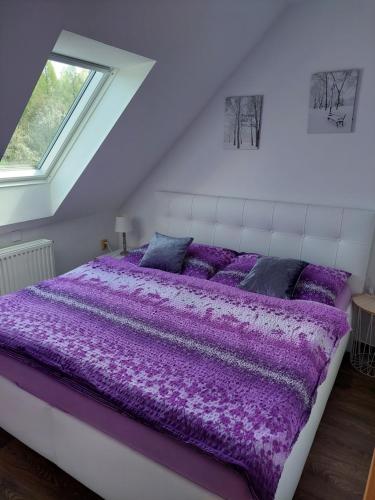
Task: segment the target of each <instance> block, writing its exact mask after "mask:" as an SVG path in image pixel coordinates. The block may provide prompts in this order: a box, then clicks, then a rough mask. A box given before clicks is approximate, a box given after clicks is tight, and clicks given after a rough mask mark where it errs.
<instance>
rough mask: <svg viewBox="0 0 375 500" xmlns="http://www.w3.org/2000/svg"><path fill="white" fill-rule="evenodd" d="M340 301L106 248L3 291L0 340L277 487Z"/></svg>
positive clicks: (255, 481) (264, 493)
mask: <svg viewBox="0 0 375 500" xmlns="http://www.w3.org/2000/svg"><path fill="white" fill-rule="evenodd" d="M347 329H348V324H347V320H346V315H345V313H344V312H343V311H340V310H338V309H336V308H334V307H330V306H326V305H323V304H318V303H315V302H307V301H287V300H281V299H276V298H271V297H266V296H261V295H256V294H252V293H249V292H245V291H242V290H239V289H236V288H233V287H228V286H226V285H222V284H219V283H214V282H212V281H204V280H201V279H197V278H193V277H189V276H182V275H174V274H170V273H165V272H163V271H157V270H153V269H146V268H141V267H138V266H135V265H133V264H131V263H124V262H120V261H118V260H115V259H112V258H110V257H107V258H101V259H97V260H95V261H93V262H90V263H88V264H86V265H84V266H81V267H79V268H77V269H75V270H74V271H71V272H70V273H67V274H65V275H63V276H61V277H59V278H56V279H53V280H50V281H44V282H42V283H40V284H38V285H36V286H32V287H28V288H26V289H24V290H21V291H19V292H17V293H14V294H11V295H8V296H4V297H1V298H0V348H2V349H3V350H4V351H5V352H9V353H14V354H16V355H17V357H19V356H21V357H22V358H23V359H24V360H25V361H29V362H31V363H33V364H35V363H36V364H37V365H39V367H40V368H41V369H44V370H49V371H51V372H52V373H55V374H56V375H57V376H60V377H62V376H63V377H64V378H65V380H69V381H70V383H71V385H72V386H73V387H75V388H76V389H78V390H80V391H82V392H88V393H89V394H91V395H94V396H96V397H98V398H100V399H102V400H103V401H106V402H107V403H108V404H109V405H112V406H114V407H115V408H116V409H118V410H119V411H123V412H125V413H126V414H128V415H130V416H132V417H134V418H136V419H137V420H140V421H142V422H144V423H146V424H148V425H150V426H152V427H154V428H156V429H158V430H162V431H165V432H168V433H170V434H172V435H173V436H175V437H176V438H178V439H180V440H182V441H184V442H186V443H189V444H192V445H195V446H197V447H198V448H200V449H201V450H203V451H206V452H208V453H210V454H212V455H213V456H214V457H216V458H217V459H219V460H221V461H224V462H225V463H228V464H231V465H233V466H236V467H237V468H238V469H239V470H241V471H242V472H243V473H244V474H245V475H246V477H247V480H248V484H249V488H250V490H251V492H252V495H253V496H254V497H256V498H261V499H269V498H273V496H274V493H275V491H276V488H277V483H278V480H279V477H280V475H281V472H282V469H283V465H284V462H285V460H286V458H287V457H288V455H289V452H290V451H291V448H292V446H293V443H294V442H295V440H296V438H297V436H298V434H299V432H300V430H301V429H302V427H303V425H304V424H305V422H306V420H307V418H308V416H309V413H310V410H311V406H312V404H313V402H314V399H315V396H316V390H317V386H318V385H319V383H320V382H321V381H322V380H323V379H324V377H325V374H326V368H327V364H328V362H329V360H330V357H331V355H332V353H333V351H334V349H335V347H336V345H337V343H338V340H339V339H340V338H341V337H342V336H343V335H344V334H345V333H346V331H347Z"/></svg>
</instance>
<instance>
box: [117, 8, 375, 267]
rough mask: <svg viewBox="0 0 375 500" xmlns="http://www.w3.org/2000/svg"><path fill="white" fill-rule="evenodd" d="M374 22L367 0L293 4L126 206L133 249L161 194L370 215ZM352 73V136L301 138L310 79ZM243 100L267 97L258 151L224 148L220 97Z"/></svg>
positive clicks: (374, 182)
mask: <svg viewBox="0 0 375 500" xmlns="http://www.w3.org/2000/svg"><path fill="white" fill-rule="evenodd" d="M374 26H375V2H374V1H373V0H314V1H304V2H299V3H296V4H292V5H291V6H290V7H289V9H288V10H287V11H286V12H285V13H284V14H283V15H282V16H281V17H280V18H279V19H278V21H277V22H276V23H275V24H274V25H273V27H272V29H271V30H269V31H268V32H267V34H266V35H265V37H264V38H263V40H262V41H261V42H260V43H259V44H258V46H256V47H255V48H254V49H253V50H252V51H251V53H250V54H249V56H248V57H247V58H246V59H245V60H244V61H243V63H242V64H241V65H240V67H239V68H238V70H237V71H236V72H235V73H234V74H233V75H232V77H231V78H230V79H229V80H228V81H227V82H226V83H225V84H224V85H223V86H222V88H221V89H220V91H219V92H218V93H217V94H216V95H215V96H214V97H213V98H212V99H211V101H210V102H209V103H208V105H207V106H206V108H205V109H204V110H203V112H202V113H201V114H200V115H199V117H198V118H197V119H196V120H195V121H194V122H193V124H192V125H191V127H190V128H189V129H188V131H187V133H185V134H184V136H183V137H182V138H181V139H180V140H179V141H178V142H177V143H176V144H175V146H174V147H173V148H172V149H171V150H170V151H169V153H168V154H167V155H166V156H165V157H164V159H163V160H162V161H161V163H160V164H159V165H158V167H157V168H155V169H154V170H153V171H152V173H151V174H150V175H149V176H148V177H147V178H146V180H145V181H144V182H143V183H142V184H141V186H140V187H139V189H138V190H137V191H136V192H135V193H134V194H133V196H132V197H131V198H130V199H129V200H128V201H127V203H126V204H125V206H124V207H123V209H122V211H124V212H127V213H129V214H130V215H131V216H132V217H133V218H134V222H135V231H134V233H133V241H134V243H135V240H138V239H140V240H142V241H143V240H146V239H147V238H148V237H149V235H150V232H151V231H152V222H153V218H152V209H153V199H154V197H153V193H154V192H155V191H156V190H160V189H162V190H172V191H182V192H193V193H202V194H222V195H227V196H238V197H247V198H260V199H272V200H282V201H296V202H306V203H318V204H328V205H338V206H349V207H362V208H370V209H375V189H374V188H375V148H374V140H375V134H374V132H375V97H374V96H375V94H374V89H375V58H374V47H375V28H374ZM349 68H361V69H363V78H362V82H361V86H360V90H359V102H358V113H357V125H356V129H355V132H354V133H351V134H326V135H324V134H307V113H308V93H309V83H310V77H311V74H312V73H313V72H315V71H319V70H330V69H332V70H333V69H349ZM246 94H264V110H263V127H262V133H261V145H260V150H258V151H230V150H224V149H223V145H222V142H223V114H224V98H225V96H228V95H246ZM373 268H374V271H373V272H374V275H375V264H374V265H373Z"/></svg>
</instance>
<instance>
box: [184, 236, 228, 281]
mask: <svg viewBox="0 0 375 500" xmlns="http://www.w3.org/2000/svg"><path fill="white" fill-rule="evenodd" d="M237 255H238V253H237V252H235V251H234V250H229V249H228V248H221V247H214V246H210V245H203V244H200V243H192V244H191V245H190V246H189V248H188V250H187V252H186V256H185V260H184V264H183V266H182V274H185V275H187V276H195V277H196V278H202V279H210V278H211V277H212V276H213V275H214V274H215V273H216V272H217V271H220V269H223V268H224V267H225V266H227V265H228V264H229V263H230V262H231V261H232V260H233V259H234V258H235V257H236V256H237Z"/></svg>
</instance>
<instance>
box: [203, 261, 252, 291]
mask: <svg viewBox="0 0 375 500" xmlns="http://www.w3.org/2000/svg"><path fill="white" fill-rule="evenodd" d="M258 257H260V256H259V255H258V254H255V253H246V254H243V255H238V256H237V257H236V258H235V259H234V260H233V261H232V262H231V263H230V264H229V265H228V266H227V267H225V268H224V269H222V270H221V271H219V272H218V273H216V274H215V276H213V278H211V281H216V282H217V283H223V284H224V285H229V286H235V287H238V285H239V284H240V283H241V281H242V280H243V279H244V278H245V276H246V275H247V274H248V273H249V272H250V271H251V270H252V268H253V267H254V266H255V263H256V261H257V259H258Z"/></svg>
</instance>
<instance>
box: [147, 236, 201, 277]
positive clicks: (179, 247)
mask: <svg viewBox="0 0 375 500" xmlns="http://www.w3.org/2000/svg"><path fill="white" fill-rule="evenodd" d="M192 241H193V238H173V237H172V236H166V235H165V234H160V233H155V234H154V236H153V237H152V238H151V240H150V243H149V245H148V248H147V250H146V252H145V254H144V256H143V257H142V259H141V262H140V263H139V265H140V266H142V267H152V268H154V269H161V270H162V271H168V272H170V273H180V272H181V270H182V264H183V262H184V258H185V254H186V251H187V249H188V246H189V245H190V243H191V242H192Z"/></svg>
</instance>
